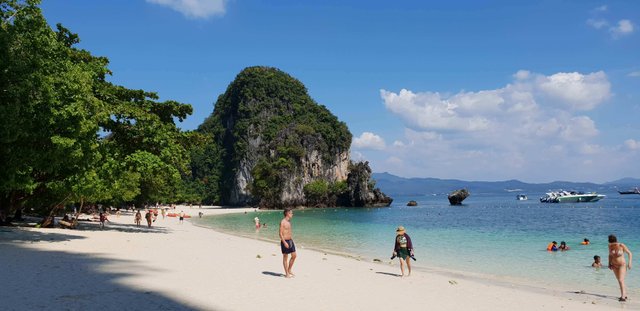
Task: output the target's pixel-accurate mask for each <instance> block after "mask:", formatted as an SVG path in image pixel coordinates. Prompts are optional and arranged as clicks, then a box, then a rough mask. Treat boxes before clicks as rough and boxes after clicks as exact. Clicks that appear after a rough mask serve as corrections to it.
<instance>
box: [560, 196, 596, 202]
mask: <svg viewBox="0 0 640 311" xmlns="http://www.w3.org/2000/svg"><path fill="white" fill-rule="evenodd" d="M603 198H604V195H601V194H589V195H568V196H562V197H558V198H556V201H558V202H557V203H582V202H598V201H600V199H603Z"/></svg>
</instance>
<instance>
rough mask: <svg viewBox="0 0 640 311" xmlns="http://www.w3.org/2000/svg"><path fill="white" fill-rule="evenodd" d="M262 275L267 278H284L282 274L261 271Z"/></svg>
mask: <svg viewBox="0 0 640 311" xmlns="http://www.w3.org/2000/svg"><path fill="white" fill-rule="evenodd" d="M262 274H264V275H268V276H277V277H280V278H283V277H284V273H277V272H271V271H262Z"/></svg>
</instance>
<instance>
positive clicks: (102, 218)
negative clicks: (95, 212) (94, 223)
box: [100, 212, 110, 229]
mask: <svg viewBox="0 0 640 311" xmlns="http://www.w3.org/2000/svg"><path fill="white" fill-rule="evenodd" d="M105 221H109V219H107V214H106V213H103V212H100V229H104V222H105ZM109 222H110V221H109Z"/></svg>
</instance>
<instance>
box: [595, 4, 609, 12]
mask: <svg viewBox="0 0 640 311" xmlns="http://www.w3.org/2000/svg"><path fill="white" fill-rule="evenodd" d="M607 9H608V8H607V6H606V5H601V6H599V7H597V8H595V9H593V11H594V12H606V11H607Z"/></svg>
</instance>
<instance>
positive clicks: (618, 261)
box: [609, 234, 633, 301]
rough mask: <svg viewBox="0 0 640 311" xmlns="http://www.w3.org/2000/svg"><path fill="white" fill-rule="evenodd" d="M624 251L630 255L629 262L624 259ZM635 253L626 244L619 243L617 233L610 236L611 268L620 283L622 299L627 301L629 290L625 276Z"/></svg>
mask: <svg viewBox="0 0 640 311" xmlns="http://www.w3.org/2000/svg"><path fill="white" fill-rule="evenodd" d="M624 253H627V256H629V263H627V262H626V261H625V260H624ZM632 258H633V254H631V251H629V249H628V248H627V246H626V245H624V244H622V243H618V238H616V236H615V235H613V234H612V235H610V236H609V269H611V270H612V271H613V274H614V275H615V276H616V279H618V284H620V298H619V299H618V300H620V301H627V292H626V289H625V287H624V276H625V275H626V274H627V269H628V270H631V260H632Z"/></svg>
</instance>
